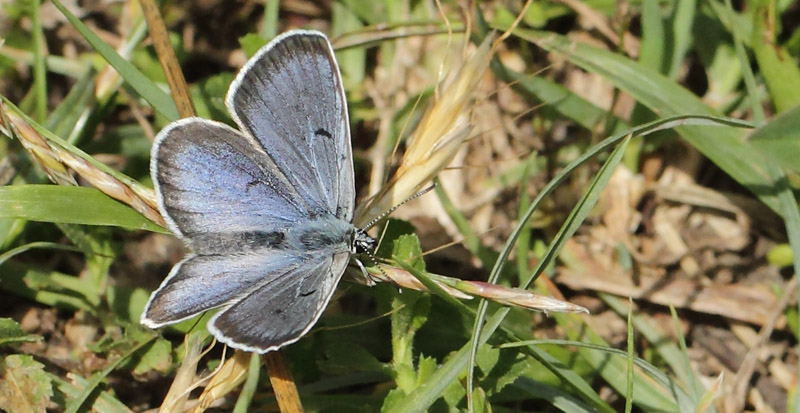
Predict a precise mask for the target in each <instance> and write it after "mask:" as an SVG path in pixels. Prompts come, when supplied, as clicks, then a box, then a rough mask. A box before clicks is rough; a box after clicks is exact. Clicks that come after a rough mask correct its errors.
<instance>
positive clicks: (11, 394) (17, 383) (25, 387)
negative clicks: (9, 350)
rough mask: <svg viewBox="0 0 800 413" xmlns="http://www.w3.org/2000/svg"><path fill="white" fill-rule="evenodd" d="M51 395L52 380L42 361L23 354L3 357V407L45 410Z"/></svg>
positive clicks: (0, 395) (0, 385)
mask: <svg viewBox="0 0 800 413" xmlns="http://www.w3.org/2000/svg"><path fill="white" fill-rule="evenodd" d="M52 396H53V384H52V382H51V381H50V378H49V376H48V375H47V373H46V372H45V371H44V365H43V364H42V363H39V362H38V361H36V360H34V359H33V357H31V356H28V355H22V354H12V355H10V356H7V357H6V358H4V359H3V360H2V361H0V409H2V410H4V411H7V412H44V411H45V408H46V407H47V405H48V404H49V402H50V397H52Z"/></svg>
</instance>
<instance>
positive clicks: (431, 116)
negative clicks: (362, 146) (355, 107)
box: [355, 37, 492, 227]
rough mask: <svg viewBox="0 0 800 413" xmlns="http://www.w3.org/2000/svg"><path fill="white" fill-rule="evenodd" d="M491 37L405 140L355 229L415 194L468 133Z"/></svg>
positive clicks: (447, 161) (439, 168)
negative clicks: (395, 165) (391, 170)
mask: <svg viewBox="0 0 800 413" xmlns="http://www.w3.org/2000/svg"><path fill="white" fill-rule="evenodd" d="M491 45H492V42H491V37H487V38H486V40H484V42H483V43H482V44H481V45H480V46H479V47H478V48H477V49H476V50H475V51H474V52H473V53H472V56H470V57H469V58H468V59H467V60H466V62H465V63H464V65H463V66H462V67H461V69H460V70H459V71H458V73H457V74H456V76H455V77H453V78H452V79H451V80H450V81H449V82H447V83H446V84H445V86H444V87H443V88H442V90H441V93H439V99H438V100H437V101H436V102H434V104H433V105H432V106H431V107H430V108H429V109H428V110H427V111H426V112H425V115H423V117H422V120H421V121H420V123H419V125H417V127H416V129H415V130H414V132H413V133H412V134H411V136H410V137H409V144H408V148H407V149H406V151H405V153H404V154H403V159H402V160H401V162H400V167H399V168H398V169H397V172H396V173H395V174H394V176H393V177H392V179H391V180H390V181H389V182H388V183H387V184H386V185H384V186H383V188H382V189H381V190H380V191H379V192H378V194H377V195H376V196H375V197H373V198H372V199H371V200H370V201H369V202H367V203H366V204H365V205H366V206H365V207H363V208H359V210H358V211H357V212H356V219H355V224H356V226H359V227H360V226H363V225H364V224H366V223H367V222H370V221H372V220H373V219H374V218H375V217H377V216H379V215H380V214H381V213H382V212H383V211H386V210H388V209H389V208H391V207H393V206H394V205H397V204H399V203H401V202H403V201H404V200H406V199H408V198H409V197H411V196H412V195H414V194H415V193H417V192H419V190H420V189H422V187H423V186H425V185H427V184H428V183H429V182H430V181H431V179H433V178H434V177H435V176H436V175H437V174H438V173H439V172H440V171H441V170H442V169H444V168H445V167H446V166H447V165H448V164H449V163H450V161H452V160H453V157H454V156H455V155H456V153H457V152H458V150H459V149H460V148H461V144H462V143H463V142H464V140H465V139H466V138H467V136H468V135H469V133H470V131H471V130H472V124H471V122H470V115H471V109H472V102H473V100H474V99H473V93H474V91H475V89H476V88H477V86H478V82H479V81H480V79H481V77H482V76H483V74H484V73H485V72H486V69H487V68H488V67H489V62H490V61H491V58H492V49H491Z"/></svg>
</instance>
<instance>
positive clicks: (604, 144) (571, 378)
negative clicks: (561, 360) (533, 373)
mask: <svg viewBox="0 0 800 413" xmlns="http://www.w3.org/2000/svg"><path fill="white" fill-rule="evenodd" d="M682 125H729V126H737V127H749V126H750V124H749V123H747V122H743V121H740V120H737V119H730V118H722V117H716V116H702V115H700V116H696V115H685V116H677V117H673V118H668V119H662V120H658V121H654V122H650V123H647V124H644V125H641V126H638V127H636V128H633V129H631V130H629V131H625V132H623V133H619V134H615V135H613V136H610V137H609V138H607V139H604V140H603V141H601V142H600V143H598V144H597V145H595V146H593V147H591V148H589V150H587V151H586V152H585V153H584V154H583V155H581V156H580V157H578V158H577V159H575V160H574V161H572V162H571V163H570V164H569V165H567V166H566V167H564V169H562V170H561V171H560V172H559V173H558V174H556V176H555V177H554V178H553V179H552V180H551V181H550V182H549V183H548V184H547V185H545V187H544V188H542V191H541V192H539V194H538V195H537V196H536V198H535V199H534V200H533V202H531V205H530V207H529V208H528V210H527V211H525V214H524V215H523V217H522V219H520V221H519V223H518V224H517V226H516V227H515V228H514V230H513V231H512V232H511V234H510V235H509V238H508V240H507V241H506V244H505V245H504V247H503V249H502V250H501V252H500V257H499V258H498V260H497V261H496V262H495V266H494V267H493V268H492V271H491V274H490V276H489V280H488V281H489V282H491V283H496V281H497V278H498V276H499V274H500V272H501V270H502V268H503V266H504V265H505V262H506V260H507V259H508V257H509V255H510V253H511V249H512V248H513V246H514V244H515V243H516V240H517V238H518V237H519V235H520V234H521V232H522V231H523V229H524V228H525V225H526V223H527V222H528V220H529V219H530V218H531V216H532V215H533V212H534V211H535V210H536V209H537V208H538V207H539V205H540V204H541V202H542V201H543V200H544V198H546V197H547V196H548V195H550V193H551V192H552V191H553V190H554V189H555V188H556V187H557V186H558V185H560V184H561V182H563V181H564V180H565V179H566V177H567V176H568V175H569V174H571V173H572V172H573V171H574V170H575V169H577V168H578V167H579V166H580V165H582V164H583V163H585V162H586V161H587V160H589V159H591V158H593V157H595V156H596V155H597V154H599V153H602V152H604V151H606V150H607V149H608V148H610V147H612V146H613V145H615V144H617V143H618V142H619V141H620V140H622V139H624V138H625V137H626V136H627V135H628V134H631V135H634V136H639V135H642V136H644V135H648V134H650V133H653V132H656V131H659V130H663V129H669V128H672V127H676V126H682ZM551 258H552V257H551ZM549 261H550V259H548V260H547V263H549ZM540 263H541V262H540ZM545 264H546V263H545ZM542 268H544V267H542ZM537 271H538V270H537ZM534 273H536V272H534ZM530 281H532V280H530ZM528 284H529V283H528ZM522 287H524V288H527V287H528V285H523V286H522ZM508 311H510V310H509V309H508V308H501V309H500V310H498V311H497V312H495V313H494V314H493V315H492V316H491V317H490V318H489V319H488V320H487V322H486V324H485V325H484V327H483V332H482V333H481V335H480V337H479V339H478V340H479V343H481V344H482V343H485V342H486V341H487V340H488V339H489V337H491V335H492V334H493V333H494V332H495V331H496V330H497V329H498V328H499V327H500V325H501V323H502V321H503V319H504V318H505V316H506V314H508ZM469 349H470V344H467V345H465V346H464V347H462V348H461V349H460V350H459V351H458V352H456V353H455V354H453V356H452V357H451V358H449V359H448V361H447V362H446V363H445V364H443V365H442V367H441V368H439V369H438V370H437V371H436V372H435V373H434V374H433V376H431V378H430V380H428V382H427V383H426V384H425V385H423V386H420V387H419V388H417V389H416V390H414V391H413V392H412V393H411V394H409V395H408V397H406V402H407V405H408V406H409V407H410V408H413V409H416V410H409V411H424V410H425V409H427V408H428V407H429V406H430V405H431V404H433V402H434V401H436V400H437V399H438V398H439V397H440V395H441V394H442V392H443V391H444V389H445V388H446V387H447V386H448V385H449V384H450V382H452V381H453V380H456V379H457V378H458V375H459V373H460V372H461V371H462V370H463V369H464V368H465V367H466V365H467V362H468V359H469ZM539 356H540V357H541V359H540V361H542V360H545V361H552V362H553V365H554V364H555V363H557V361H556V360H555V359H552V357H550V356H549V354H547V353H545V352H542V353H541V354H540V355H539ZM547 358H549V360H548V359H547ZM565 370H567V369H565ZM554 372H555V371H554ZM556 374H559V373H556ZM563 374H564V376H563V377H564V378H565V381H567V382H569V383H570V384H571V385H572V386H573V387H575V388H576V389H577V391H578V392H581V394H582V395H583V396H584V397H586V398H588V399H591V400H592V402H594V403H595V404H596V406H605V407H598V409H599V410H602V411H614V410H613V409H612V408H611V407H610V406H608V405H607V404H605V402H604V401H602V400H601V399H600V398H599V397H597V395H596V393H595V392H594V390H592V388H591V386H589V385H588V384H587V383H586V382H585V381H584V380H583V379H582V378H581V377H580V376H578V375H577V374H574V372H571V371H568V370H567V371H565V372H563Z"/></svg>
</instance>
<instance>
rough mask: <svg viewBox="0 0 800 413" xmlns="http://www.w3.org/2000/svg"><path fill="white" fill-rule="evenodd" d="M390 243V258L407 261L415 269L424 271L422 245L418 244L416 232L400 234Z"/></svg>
mask: <svg viewBox="0 0 800 413" xmlns="http://www.w3.org/2000/svg"><path fill="white" fill-rule="evenodd" d="M392 245H393V250H392V259H394V260H395V261H402V262H404V263H407V264H409V265H411V267H413V268H414V269H415V270H418V271H425V260H423V259H422V247H420V245H419V237H417V235H416V234H409V235H401V236H400V237H399V238H397V239H396V240H395V241H394V243H393V244H392Z"/></svg>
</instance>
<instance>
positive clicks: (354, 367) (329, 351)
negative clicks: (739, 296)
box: [317, 341, 389, 375]
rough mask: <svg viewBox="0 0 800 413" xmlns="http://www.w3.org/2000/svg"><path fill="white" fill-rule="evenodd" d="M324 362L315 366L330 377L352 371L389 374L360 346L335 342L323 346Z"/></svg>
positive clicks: (385, 367)
mask: <svg viewBox="0 0 800 413" xmlns="http://www.w3.org/2000/svg"><path fill="white" fill-rule="evenodd" d="M325 355H326V356H327V357H326V360H321V361H319V362H318V363H317V364H318V365H319V367H320V371H322V372H324V373H328V374H331V375H338V374H345V373H351V372H354V371H378V372H382V373H389V372H388V371H387V366H386V365H385V364H384V363H381V362H380V361H379V360H378V359H377V358H376V357H375V356H374V355H372V354H371V353H370V352H369V351H367V349H365V348H364V347H363V346H361V345H360V344H356V343H353V342H344V341H335V342H330V343H327V344H326V346H325Z"/></svg>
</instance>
